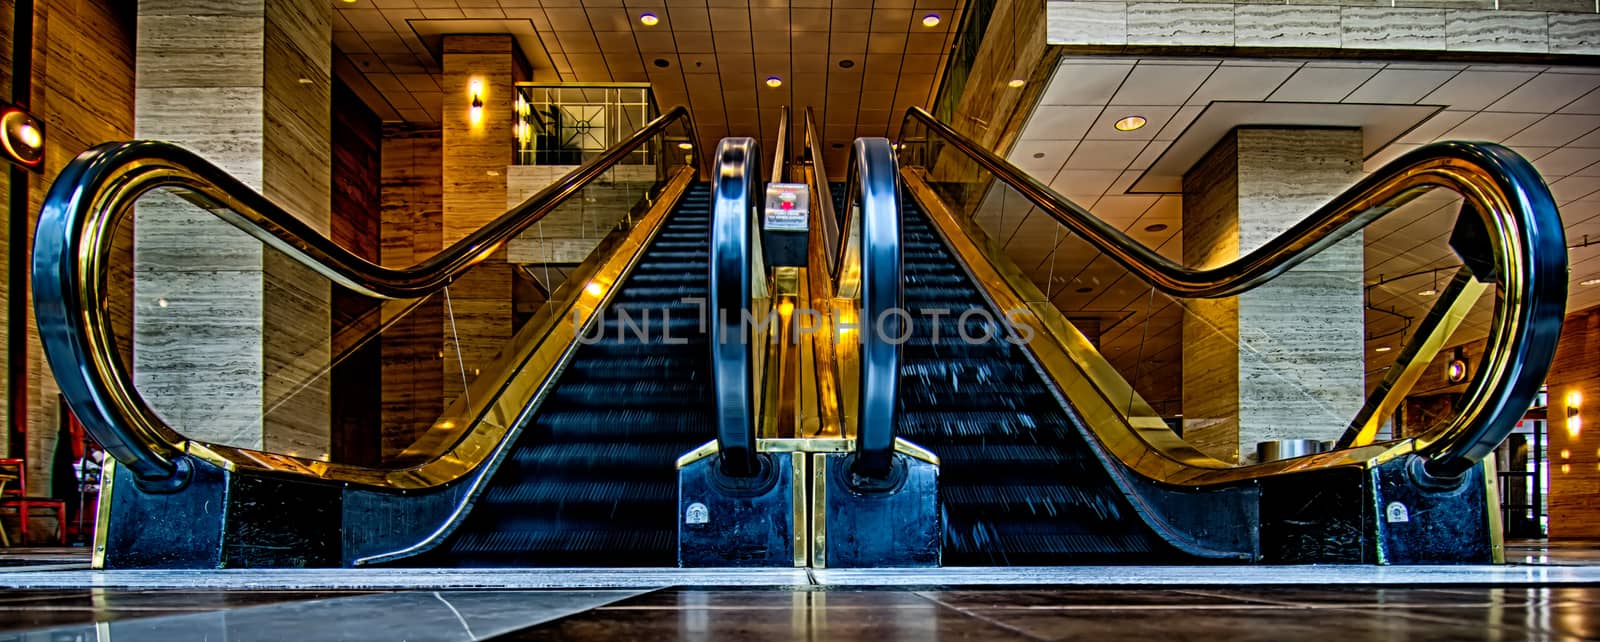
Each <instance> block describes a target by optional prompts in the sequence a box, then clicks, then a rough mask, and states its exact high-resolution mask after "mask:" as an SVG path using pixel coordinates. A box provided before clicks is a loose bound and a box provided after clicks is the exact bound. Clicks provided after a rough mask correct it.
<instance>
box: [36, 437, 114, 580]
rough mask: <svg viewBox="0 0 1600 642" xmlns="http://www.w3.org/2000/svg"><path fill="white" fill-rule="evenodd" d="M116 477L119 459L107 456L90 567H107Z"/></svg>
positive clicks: (96, 502)
mask: <svg viewBox="0 0 1600 642" xmlns="http://www.w3.org/2000/svg"><path fill="white" fill-rule="evenodd" d="M116 479H117V460H116V459H115V458H111V457H107V458H106V459H105V464H104V465H103V466H101V467H100V496H99V497H97V498H95V507H94V550H93V551H90V557H89V568H93V569H97V570H98V569H103V568H105V567H106V542H107V541H109V540H110V539H111V494H112V493H113V492H115V491H116V484H115V482H116ZM24 519H26V518H24Z"/></svg>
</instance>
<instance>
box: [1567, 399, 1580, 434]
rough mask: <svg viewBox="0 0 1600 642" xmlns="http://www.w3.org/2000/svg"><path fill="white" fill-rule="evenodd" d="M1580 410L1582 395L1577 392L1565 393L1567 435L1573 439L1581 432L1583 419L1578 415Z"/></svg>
mask: <svg viewBox="0 0 1600 642" xmlns="http://www.w3.org/2000/svg"><path fill="white" fill-rule="evenodd" d="M1582 409H1583V393H1581V392H1578V391H1577V390H1572V391H1569V392H1567V435H1568V436H1569V437H1572V438H1574V439H1576V438H1577V437H1578V433H1581V432H1583V417H1582V416H1581V415H1580V414H1579V413H1580V412H1581V411H1582Z"/></svg>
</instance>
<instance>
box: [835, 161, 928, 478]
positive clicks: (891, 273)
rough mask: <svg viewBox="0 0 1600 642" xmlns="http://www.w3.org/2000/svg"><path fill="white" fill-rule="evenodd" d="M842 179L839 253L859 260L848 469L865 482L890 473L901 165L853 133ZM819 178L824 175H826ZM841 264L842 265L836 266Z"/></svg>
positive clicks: (900, 299)
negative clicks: (857, 367)
mask: <svg viewBox="0 0 1600 642" xmlns="http://www.w3.org/2000/svg"><path fill="white" fill-rule="evenodd" d="M848 168H849V169H848V170H847V176H849V178H848V179H847V181H846V183H845V189H846V190H847V191H846V194H848V198H847V199H846V200H845V211H846V214H845V224H844V227H843V229H844V230H846V231H843V232H841V233H842V234H847V235H849V236H850V237H851V239H850V241H851V242H847V243H841V247H843V248H844V250H843V251H845V252H852V253H855V254H857V255H858V256H855V257H845V258H843V259H841V261H840V265H841V266H843V265H845V264H846V263H848V261H849V260H851V259H859V260H860V262H861V268H860V277H861V289H860V312H859V313H858V315H857V317H856V324H857V325H858V326H859V327H858V328H856V336H858V337H860V341H861V372H860V381H859V383H858V385H859V386H860V388H859V391H860V394H859V395H858V399H859V408H857V412H856V451H855V458H854V461H853V462H852V463H851V473H853V475H854V476H855V477H856V478H857V479H858V480H859V481H862V482H864V483H867V484H869V485H870V484H871V482H873V481H880V482H881V481H885V480H888V479H889V477H890V474H891V472H892V470H891V469H892V464H893V461H894V443H895V433H896V427H897V425H898V421H899V412H900V400H899V395H900V344H902V343H904V342H905V339H906V337H907V336H908V335H909V333H910V331H911V320H910V318H909V315H908V314H906V312H905V279H904V265H903V259H902V256H901V244H900V171H899V167H898V165H897V162H896V159H895V153H894V148H893V146H891V145H890V144H889V140H888V139H886V138H857V139H856V140H855V144H854V145H853V146H852V147H851V150H850V164H849V165H848ZM824 180H825V179H824ZM845 271H847V269H846V268H841V269H840V272H845Z"/></svg>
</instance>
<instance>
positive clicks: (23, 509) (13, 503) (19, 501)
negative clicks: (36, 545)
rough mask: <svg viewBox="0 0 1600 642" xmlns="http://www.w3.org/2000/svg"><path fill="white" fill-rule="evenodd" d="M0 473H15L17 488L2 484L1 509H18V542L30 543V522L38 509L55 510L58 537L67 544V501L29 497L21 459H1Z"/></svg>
mask: <svg viewBox="0 0 1600 642" xmlns="http://www.w3.org/2000/svg"><path fill="white" fill-rule="evenodd" d="M0 475H13V476H15V477H16V479H17V485H16V488H7V487H4V486H0V509H6V508H15V509H17V544H18V545H20V546H27V545H28V522H29V521H30V519H31V518H32V517H33V516H34V514H35V513H34V511H35V510H36V509H42V510H45V511H55V517H56V537H57V538H58V539H59V540H60V543H61V545H62V546H66V545H67V503H66V502H64V501H61V500H59V499H50V498H48V497H29V496H28V482H27V479H28V478H27V475H25V474H24V471H23V461H22V460H21V459H10V458H7V459H0ZM46 514H48V513H46Z"/></svg>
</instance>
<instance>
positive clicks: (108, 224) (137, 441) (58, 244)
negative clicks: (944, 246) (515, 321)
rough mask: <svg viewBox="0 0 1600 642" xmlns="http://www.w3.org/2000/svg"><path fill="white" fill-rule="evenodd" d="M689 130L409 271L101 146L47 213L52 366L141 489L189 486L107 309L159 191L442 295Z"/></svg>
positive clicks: (387, 281) (368, 283) (247, 196)
mask: <svg viewBox="0 0 1600 642" xmlns="http://www.w3.org/2000/svg"><path fill="white" fill-rule="evenodd" d="M680 121H681V123H682V126H684V127H685V128H686V130H687V133H688V135H689V137H690V140H696V138H695V132H694V123H693V121H692V120H691V119H690V117H689V112H688V110H687V109H686V108H684V107H681V106H680V107H677V108H674V109H672V110H671V111H669V112H667V113H666V114H664V115H662V116H661V117H659V118H656V119H655V120H653V121H651V122H650V123H648V124H646V125H645V127H644V128H642V129H640V130H639V131H638V132H635V133H634V134H633V135H632V136H629V137H628V138H627V139H625V140H624V141H622V142H621V143H619V144H617V145H616V146H614V147H612V148H610V149H608V150H607V151H606V152H605V153H604V154H601V155H600V156H598V157H596V158H594V159H591V160H590V161H589V162H586V163H584V164H583V165H581V166H579V168H578V169H576V170H574V171H573V172H571V173H569V174H568V175H567V176H566V177H565V178H563V179H562V180H561V181H558V182H556V183H555V184H552V185H550V186H548V187H546V188H544V189H542V190H540V191H539V192H538V193H536V194H534V195H533V196H531V197H529V198H528V199H527V200H525V201H523V202H522V204H520V205H518V206H516V207H514V208H512V209H511V210H509V211H507V212H506V213H505V214H503V215H501V216H500V217H499V218H496V219H495V220H494V221H492V222H490V223H489V224H487V225H485V226H483V227H482V228H479V229H478V230H477V231H475V232H473V233H472V234H469V235H468V236H466V237H465V238H463V239H461V240H460V241H457V242H456V243H454V244H452V245H451V246H450V247H447V248H445V249H444V250H443V251H441V252H439V253H438V254H435V255H434V256H432V257H429V258H428V259H425V260H423V261H420V262H418V263H417V264H416V265H413V266H410V267H406V268H389V267H384V266H380V265H377V264H375V263H372V262H370V261H368V260H366V259H364V258H362V257H360V256H357V255H356V254H354V253H352V252H350V251H349V250H347V249H345V248H343V247H341V246H339V245H338V244H337V243H334V242H333V240H332V239H330V238H328V237H327V236H324V235H323V234H322V233H321V232H319V231H317V230H315V229H314V228H312V227H311V226H310V225H307V224H306V223H305V222H303V221H301V220H300V219H299V218H297V217H296V216H294V215H293V214H290V213H289V212H288V211H287V210H284V209H283V208H282V207H279V206H278V205H277V204H275V203H273V202H272V201H270V200H268V199H267V198H266V197H264V196H262V195H261V194H260V193H258V192H257V191H255V190H254V189H252V188H250V187H249V186H248V185H245V184H244V183H242V182H240V181H239V180H238V179H236V178H234V177H233V176H232V175H230V174H228V173H227V172H226V171H224V170H223V169H221V168H219V167H217V166H216V165H214V164H212V163H210V162H208V161H206V160H205V159H204V158H201V157H200V156H198V155H196V154H195V153H193V152H191V151H188V150H186V149H183V148H181V147H178V146H176V145H172V144H169V143H162V142H156V141H130V142H124V143H108V144H105V145H100V146H97V147H94V148H92V149H90V150H88V151H85V152H84V153H82V154H80V155H79V156H78V157H77V158H76V159H74V160H73V161H72V162H71V163H69V164H68V165H67V166H66V167H65V168H63V169H62V171H61V173H60V175H59V176H57V178H56V180H55V183H54V184H52V185H51V187H50V191H49V192H48V193H47V194H46V195H45V200H44V204H43V206H42V207H41V208H40V215H39V225H38V232H37V235H36V237H35V239H34V255H33V287H34V296H35V306H34V307H35V310H36V314H37V318H38V323H39V333H40V337H41V339H42V340H43V344H44V350H45V354H46V357H47V358H48V360H49V363H50V367H51V370H52V371H53V372H54V373H55V376H56V379H57V381H58V382H59V383H60V386H61V391H62V393H63V395H64V396H66V398H67V401H68V404H69V405H70V406H71V407H72V410H73V412H74V414H75V415H76V416H77V417H78V418H79V420H80V421H81V422H82V423H83V424H84V428H85V430H87V431H88V432H89V433H90V434H91V435H92V436H93V437H94V438H95V440H96V441H97V442H99V443H100V444H101V446H103V447H104V448H105V450H106V452H107V453H109V454H110V455H111V456H113V457H115V458H117V460H118V461H119V462H121V463H122V464H123V465H124V466H126V467H127V468H128V469H129V471H130V472H131V473H132V474H133V475H134V476H135V478H137V479H138V480H139V481H140V482H141V483H142V484H148V485H150V487H151V488H160V487H162V486H163V485H170V486H181V485H182V484H183V483H185V481H186V479H187V470H188V469H187V467H188V465H189V464H188V463H187V460H184V459H183V458H182V457H180V455H182V454H183V447H182V446H181V444H182V443H184V441H183V438H182V437H181V436H180V435H178V434H177V433H176V432H175V431H173V430H172V429H171V428H170V427H168V426H166V424H165V423H164V422H163V421H162V420H161V419H160V418H159V417H158V416H157V414H156V413H155V412H154V410H152V409H151V408H150V407H149V405H148V404H147V403H146V402H145V401H144V399H143V397H142V396H140V395H139V393H138V392H137V391H136V390H134V387H133V385H132V382H131V379H130V378H129V377H128V376H126V375H127V373H126V372H125V369H124V368H123V366H122V365H121V364H120V359H119V358H118V357H117V355H116V354H115V345H116V342H115V337H113V336H111V331H112V328H111V324H110V323H109V319H108V318H107V315H106V314H105V312H104V310H103V309H101V308H102V307H103V305H104V302H105V301H106V300H107V299H106V297H105V293H104V288H105V286H106V281H107V279H106V275H107V274H108V272H109V269H110V265H109V258H110V256H111V255H112V252H111V251H110V250H111V243H112V237H113V234H112V231H113V230H115V229H117V226H118V224H119V223H120V222H121V221H122V220H123V219H124V218H125V217H126V216H127V215H128V214H129V213H130V212H131V211H132V206H133V204H134V202H135V201H137V200H138V198H139V197H140V196H142V195H144V194H145V193H148V192H150V191H152V190H155V189H159V188H173V189H176V190H179V191H180V192H181V194H182V196H183V197H184V198H186V199H188V200H190V201H193V202H195V203H196V204H198V205H200V206H201V207H204V208H205V209H207V210H209V211H210V212H211V213H212V214H214V215H216V216H217V217H218V218H221V219H223V220H225V221H227V222H228V223H230V224H232V225H233V226H235V227H237V228H239V229H240V230H242V231H244V232H245V233H247V234H249V235H250V236H252V237H255V238H256V239H258V240H260V241H261V242H262V243H264V244H266V245H269V246H271V247H273V248H274V249H277V250H279V251H281V252H283V253H284V254H286V255H287V256H289V257H290V258H291V259H293V260H294V261H296V262H297V263H299V264H301V265H303V266H305V267H307V268H309V269H311V270H314V271H315V272H317V273H318V274H320V275H322V276H323V277H325V278H327V279H329V280H331V281H334V282H336V283H339V284H340V285H342V286H344V287H346V288H349V289H351V290H354V291H357V292H360V293H363V294H366V295H368V296H372V297H376V298H389V299H405V298H415V297H420V296H424V295H427V294H430V293H432V292H435V291H438V290H439V289H441V288H443V287H445V286H446V285H449V284H450V283H451V282H452V281H453V280H454V279H455V278H456V277H457V276H459V275H460V274H461V273H463V272H465V271H466V270H468V269H470V268H472V267H473V266H475V265H477V264H479V263H482V262H483V261H485V260H488V258H489V257H490V256H491V255H493V254H494V253H495V252H496V251H498V250H499V249H501V248H502V247H504V245H505V244H506V243H507V242H508V241H509V240H510V239H511V238H513V237H515V236H516V235H518V234H520V233H521V232H523V231H524V230H526V229H528V228H529V227H531V226H533V225H534V224H536V223H538V222H539V221H540V220H542V219H543V218H544V217H545V216H546V215H548V214H550V213H551V212H553V211H555V210H556V209H557V208H558V207H560V206H561V204H562V203H563V202H564V201H565V200H566V199H567V198H568V197H569V196H571V195H573V194H576V193H578V192H579V191H580V190H582V189H583V188H584V187H585V186H587V185H588V184H589V183H590V182H592V181H594V180H595V179H597V178H599V177H600V176H601V175H603V174H604V173H605V172H606V171H607V170H609V169H610V168H611V167H612V166H613V165H615V164H617V163H618V162H620V161H622V160H623V159H625V158H627V156H628V155H629V153H630V152H632V151H633V150H634V149H636V148H638V147H640V146H641V145H644V144H645V143H646V142H648V141H649V140H651V139H652V138H654V137H655V136H657V135H659V134H661V133H662V132H664V131H666V130H667V129H668V128H669V127H672V126H674V125H677V124H679V123H680ZM696 153H698V150H696ZM695 162H696V163H698V159H696V161H695Z"/></svg>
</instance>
